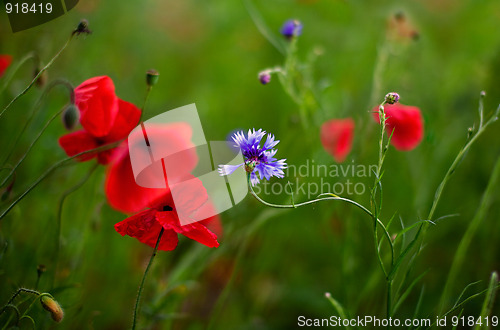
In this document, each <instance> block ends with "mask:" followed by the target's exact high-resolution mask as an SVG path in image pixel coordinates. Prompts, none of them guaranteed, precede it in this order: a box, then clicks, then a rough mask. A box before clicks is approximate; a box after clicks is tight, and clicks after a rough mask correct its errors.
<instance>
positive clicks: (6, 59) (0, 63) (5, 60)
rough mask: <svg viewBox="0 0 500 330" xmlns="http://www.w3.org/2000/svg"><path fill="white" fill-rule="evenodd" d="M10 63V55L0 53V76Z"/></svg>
mask: <svg viewBox="0 0 500 330" xmlns="http://www.w3.org/2000/svg"><path fill="white" fill-rule="evenodd" d="M10 63H12V56H10V55H0V77H1V76H3V74H4V73H5V70H7V68H8V67H9V66H10Z"/></svg>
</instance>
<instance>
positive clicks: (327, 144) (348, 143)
mask: <svg viewBox="0 0 500 330" xmlns="http://www.w3.org/2000/svg"><path fill="white" fill-rule="evenodd" d="M320 136H321V143H322V144H323V148H325V150H326V151H327V152H328V153H329V154H331V155H332V156H333V159H335V161H336V162H337V163H342V162H343V161H344V160H345V158H346V157H347V155H348V154H349V152H350V151H351V147H352V139H353V136H354V120H352V119H351V118H346V119H331V120H328V121H326V122H324V123H323V125H321V133H320Z"/></svg>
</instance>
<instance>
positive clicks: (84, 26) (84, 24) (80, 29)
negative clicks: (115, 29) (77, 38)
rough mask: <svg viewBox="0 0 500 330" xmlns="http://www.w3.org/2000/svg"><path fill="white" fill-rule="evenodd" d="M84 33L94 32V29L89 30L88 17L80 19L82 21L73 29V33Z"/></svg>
mask: <svg viewBox="0 0 500 330" xmlns="http://www.w3.org/2000/svg"><path fill="white" fill-rule="evenodd" d="M82 33H85V34H90V33H92V31H90V30H89V21H87V20H86V19H82V20H81V21H80V23H78V26H77V27H76V29H75V30H74V31H73V34H78V35H80V34H82Z"/></svg>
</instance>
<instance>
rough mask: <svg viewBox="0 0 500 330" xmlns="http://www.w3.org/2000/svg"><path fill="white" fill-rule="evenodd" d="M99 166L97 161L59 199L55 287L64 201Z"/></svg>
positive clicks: (53, 281)
mask: <svg viewBox="0 0 500 330" xmlns="http://www.w3.org/2000/svg"><path fill="white" fill-rule="evenodd" d="M98 166H99V163H97V162H96V163H95V164H94V165H93V166H92V167H91V168H90V171H89V172H88V173H87V175H85V176H84V177H83V179H81V180H80V181H79V182H78V183H77V184H76V185H74V186H73V187H71V188H69V189H68V190H66V191H65V192H64V193H63V195H62V197H61V200H60V201H59V208H58V210H57V225H56V238H57V239H56V251H55V256H54V277H53V278H52V287H54V283H55V280H56V274H57V268H58V266H59V254H60V253H59V251H60V249H61V224H62V211H63V206H64V201H65V200H66V197H68V196H69V195H71V194H72V193H74V192H75V191H77V190H78V189H80V188H81V187H82V186H83V185H84V184H85V183H86V182H87V180H88V179H89V178H90V177H91V175H92V173H94V171H95V170H96V169H97V167H98Z"/></svg>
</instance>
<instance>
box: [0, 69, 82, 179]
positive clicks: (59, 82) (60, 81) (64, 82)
mask: <svg viewBox="0 0 500 330" xmlns="http://www.w3.org/2000/svg"><path fill="white" fill-rule="evenodd" d="M59 85H61V86H64V87H66V88H67V89H68V91H69V97H70V102H74V99H75V91H74V89H73V85H71V84H70V82H69V81H67V80H66V79H62V78H60V79H56V80H54V81H52V82H51V83H50V84H49V85H48V86H47V88H45V90H44V91H43V93H42V95H40V97H39V99H38V101H37V103H36V104H35V107H34V109H33V111H32V112H31V115H30V116H29V118H28V120H26V122H25V124H24V127H23V129H22V130H21V132H20V133H19V135H18V136H17V138H16V141H15V142H14V144H13V145H12V147H11V150H10V151H9V152H8V155H7V157H6V158H5V160H4V164H5V163H6V162H7V161H8V160H9V158H10V156H11V155H12V152H13V151H14V149H15V146H16V145H17V143H18V142H19V139H20V138H21V136H22V135H23V134H24V132H25V131H26V129H27V128H28V126H29V124H30V123H31V121H32V120H33V118H34V117H35V114H36V113H37V112H38V110H39V109H40V107H41V104H42V101H43V99H44V98H45V97H46V96H47V94H48V93H49V92H50V91H51V90H52V88H54V87H55V86H59ZM64 109H65V108H64V107H62V108H61V109H60V110H59V111H58V112H56V113H55V114H54V115H53V116H52V117H51V118H50V119H49V120H48V121H47V123H46V124H45V126H44V127H43V128H42V130H41V131H40V132H39V133H38V135H37V136H36V137H35V139H34V140H33V142H31V144H30V145H29V147H28V150H26V152H25V153H24V154H23V155H22V156H21V159H20V160H19V161H18V162H17V164H16V165H15V166H13V167H12V170H11V171H10V173H9V175H7V177H6V178H5V179H4V180H3V181H2V183H0V187H3V186H4V185H5V184H6V183H7V180H9V178H10V177H11V176H12V175H13V174H14V173H15V171H16V169H17V168H18V167H19V165H21V163H22V162H23V161H24V159H25V158H26V156H27V155H28V153H29V152H30V151H31V149H32V148H33V146H34V145H35V143H36V142H37V141H38V139H39V138H40V137H41V136H42V134H43V133H44V132H45V130H46V129H47V127H48V126H49V125H50V124H51V123H52V121H53V120H54V119H55V118H56V117H58V116H59V115H60V114H61V113H62V112H63V111H64Z"/></svg>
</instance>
